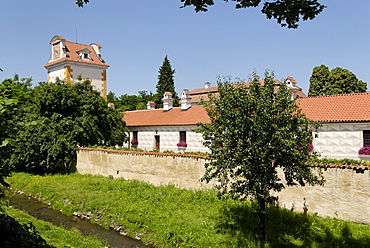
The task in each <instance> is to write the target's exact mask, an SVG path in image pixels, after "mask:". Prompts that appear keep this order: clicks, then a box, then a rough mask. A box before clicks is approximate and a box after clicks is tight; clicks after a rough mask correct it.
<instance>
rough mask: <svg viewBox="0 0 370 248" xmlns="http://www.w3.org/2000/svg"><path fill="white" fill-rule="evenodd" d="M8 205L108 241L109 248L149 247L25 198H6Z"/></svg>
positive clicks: (14, 196) (55, 223)
mask: <svg viewBox="0 0 370 248" xmlns="http://www.w3.org/2000/svg"><path fill="white" fill-rule="evenodd" d="M8 199H9V201H10V205H11V206H13V207H14V208H16V209H19V210H22V211H25V212H27V213H28V214H30V215H32V216H33V217H36V218H38V219H40V220H44V221H48V222H50V223H52V224H53V225H56V226H62V227H65V228H71V227H75V228H77V229H78V230H80V231H81V233H82V234H83V235H94V236H98V237H99V238H101V239H105V240H107V241H108V244H109V245H110V246H111V247H116V248H134V247H135V248H136V247H138V248H144V247H146V248H147V247H149V246H146V245H144V244H143V243H142V242H141V241H138V240H134V239H131V238H129V237H125V236H123V235H120V234H119V233H118V232H116V231H113V230H106V229H104V228H102V227H100V226H98V225H96V224H93V223H90V222H89V221H88V220H83V219H80V218H73V217H68V216H65V215H63V214H62V213H61V212H60V211H57V210H54V209H51V208H49V207H48V206H46V205H45V204H43V203H41V202H39V201H37V200H35V199H32V198H29V197H27V196H23V195H18V194H15V195H13V196H11V197H8Z"/></svg>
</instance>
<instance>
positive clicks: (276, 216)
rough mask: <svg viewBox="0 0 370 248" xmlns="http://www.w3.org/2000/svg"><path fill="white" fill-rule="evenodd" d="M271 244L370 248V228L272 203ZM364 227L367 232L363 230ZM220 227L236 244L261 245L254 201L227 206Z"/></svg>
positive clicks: (224, 208) (274, 247)
mask: <svg viewBox="0 0 370 248" xmlns="http://www.w3.org/2000/svg"><path fill="white" fill-rule="evenodd" d="M266 225H267V235H268V245H267V247H273V248H277V247H288V248H289V247H292V248H294V247H324V248H329V247H330V248H331V247H338V248H342V247H343V248H348V247H356V248H360V247H365V248H366V247H370V235H369V234H370V228H369V227H368V226H361V225H358V226H357V227H355V225H353V224H352V223H351V222H345V221H342V220H337V219H330V218H320V217H316V216H312V215H308V214H306V213H297V212H293V211H291V210H287V209H283V208H278V207H274V206H270V207H268V209H267V222H266ZM361 227H362V228H365V229H366V231H365V229H363V230H364V232H363V233H362V231H361ZM217 228H218V230H219V231H220V232H222V233H225V234H228V235H230V237H232V238H231V239H232V240H233V241H232V243H233V244H231V246H233V247H257V246H258V220H257V215H256V211H255V207H254V206H253V205H252V204H247V203H243V204H238V205H234V206H231V207H230V206H224V207H223V208H222V210H221V213H220V218H219V219H218V226H217Z"/></svg>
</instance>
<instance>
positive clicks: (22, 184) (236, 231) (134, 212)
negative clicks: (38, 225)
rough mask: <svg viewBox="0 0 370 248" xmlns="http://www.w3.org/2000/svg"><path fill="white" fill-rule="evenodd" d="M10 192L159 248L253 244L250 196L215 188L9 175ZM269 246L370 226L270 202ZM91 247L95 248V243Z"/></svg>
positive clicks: (336, 240)
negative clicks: (221, 195) (220, 194)
mask: <svg viewBox="0 0 370 248" xmlns="http://www.w3.org/2000/svg"><path fill="white" fill-rule="evenodd" d="M7 181H8V182H9V183H10V184H11V185H12V189H13V190H22V191H24V192H25V193H26V194H32V195H34V196H37V197H38V198H39V199H40V200H42V201H44V202H45V203H51V206H52V207H53V208H55V209H58V210H59V209H62V212H63V213H65V214H66V215H72V213H73V212H74V211H79V212H92V213H93V217H92V218H91V219H92V220H95V219H96V221H97V222H98V223H100V224H102V225H103V226H104V227H106V228H108V227H109V226H110V225H112V223H113V225H116V226H118V224H121V225H123V226H124V227H125V229H126V230H125V231H126V232H127V233H128V234H129V235H130V236H132V237H135V236H136V235H138V236H140V237H141V239H142V240H143V241H144V243H151V244H154V245H155V246H156V247H202V248H203V247H225V248H226V247H227V248H230V247H238V248H239V247H258V242H257V237H258V230H257V219H256V216H255V213H254V208H253V205H252V203H251V202H238V201H233V200H231V199H223V200H220V199H218V198H217V196H216V192H215V191H196V192H193V191H190V190H182V189H178V188H175V187H173V186H161V187H155V186H152V185H149V184H146V183H142V182H138V181H125V180H123V179H112V178H106V177H101V176H91V175H80V174H77V173H75V174H71V175H51V176H35V175H28V174H25V173H14V174H13V177H11V178H8V179H7ZM267 215H268V219H267V228H268V237H269V242H268V244H267V247H370V227H369V226H368V225H360V224H355V223H352V222H346V221H342V220H337V219H331V218H319V217H316V216H311V215H307V214H304V213H295V212H292V211H290V210H286V209H280V208H277V207H269V208H268V213H267ZM92 247H93V246H92Z"/></svg>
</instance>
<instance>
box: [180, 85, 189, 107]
mask: <svg viewBox="0 0 370 248" xmlns="http://www.w3.org/2000/svg"><path fill="white" fill-rule="evenodd" d="M189 93H190V91H189V90H188V89H184V90H183V91H182V93H181V110H187V109H188V108H190V107H191V97H190V95H189Z"/></svg>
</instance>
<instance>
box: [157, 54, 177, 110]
mask: <svg viewBox="0 0 370 248" xmlns="http://www.w3.org/2000/svg"><path fill="white" fill-rule="evenodd" d="M173 74H175V70H173V69H172V66H171V63H170V61H169V60H168V58H167V56H166V57H165V58H164V60H163V64H162V66H161V67H160V68H159V74H158V83H157V86H156V88H157V92H156V94H155V95H154V102H155V106H156V107H158V108H161V107H163V102H162V98H163V95H164V92H166V91H170V92H171V93H172V98H173V99H174V100H173V106H175V107H176V106H179V105H180V104H179V101H180V99H179V97H178V96H177V93H176V91H175V81H174V79H173V77H174V76H173Z"/></svg>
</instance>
